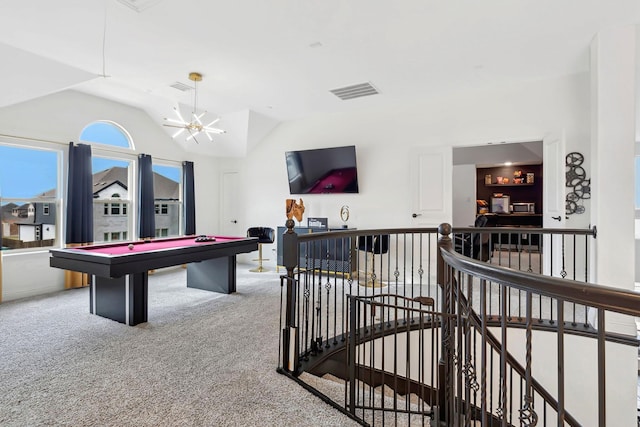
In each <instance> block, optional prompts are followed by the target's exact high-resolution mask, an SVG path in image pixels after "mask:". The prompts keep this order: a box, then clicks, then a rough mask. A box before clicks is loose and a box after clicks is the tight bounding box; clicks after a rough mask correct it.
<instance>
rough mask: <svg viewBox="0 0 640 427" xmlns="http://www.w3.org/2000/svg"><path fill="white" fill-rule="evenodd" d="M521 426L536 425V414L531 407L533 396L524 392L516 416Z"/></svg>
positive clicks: (531, 426) (532, 426)
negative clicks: (518, 414) (518, 413)
mask: <svg viewBox="0 0 640 427" xmlns="http://www.w3.org/2000/svg"><path fill="white" fill-rule="evenodd" d="M518 419H519V420H520V424H521V425H522V426H523V427H534V426H536V425H538V414H537V413H536V411H535V410H534V409H533V396H531V395H530V394H525V395H524V398H523V405H522V408H520V416H519V417H518Z"/></svg>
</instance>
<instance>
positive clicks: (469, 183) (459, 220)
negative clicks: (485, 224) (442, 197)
mask: <svg viewBox="0 0 640 427" xmlns="http://www.w3.org/2000/svg"><path fill="white" fill-rule="evenodd" d="M452 196H453V221H452V224H451V225H453V226H454V227H471V226H473V224H474V223H475V220H476V213H477V211H478V209H477V207H476V166H475V165H455V166H454V167H453V194H452Z"/></svg>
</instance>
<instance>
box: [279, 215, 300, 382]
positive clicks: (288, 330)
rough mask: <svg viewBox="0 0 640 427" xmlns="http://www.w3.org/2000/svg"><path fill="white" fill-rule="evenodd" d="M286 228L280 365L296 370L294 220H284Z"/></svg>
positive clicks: (283, 255) (284, 236)
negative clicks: (284, 304) (283, 309)
mask: <svg viewBox="0 0 640 427" xmlns="http://www.w3.org/2000/svg"><path fill="white" fill-rule="evenodd" d="M285 226H286V227H287V230H286V231H285V232H284V234H283V235H282V263H283V265H284V267H285V269H286V270H287V277H286V283H287V301H286V307H285V324H284V329H283V330H282V338H283V339H282V355H283V356H282V357H283V358H282V366H283V368H284V369H286V370H287V371H289V372H292V373H294V374H295V373H296V372H297V371H298V362H299V360H298V348H299V340H298V328H297V326H296V320H295V319H296V285H295V283H296V280H295V277H294V275H293V271H294V270H295V268H296V267H297V266H298V260H299V256H298V235H297V234H296V233H295V231H294V230H293V228H294V226H295V221H294V220H292V219H288V220H287V222H285Z"/></svg>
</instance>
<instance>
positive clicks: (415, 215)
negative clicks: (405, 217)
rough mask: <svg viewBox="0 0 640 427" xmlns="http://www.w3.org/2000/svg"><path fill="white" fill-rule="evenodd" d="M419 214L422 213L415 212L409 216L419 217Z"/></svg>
mask: <svg viewBox="0 0 640 427" xmlns="http://www.w3.org/2000/svg"><path fill="white" fill-rule="evenodd" d="M420 215H422V214H417V213H414V214H411V216H412V217H413V218H417V217H419V216H420Z"/></svg>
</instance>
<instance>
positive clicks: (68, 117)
mask: <svg viewBox="0 0 640 427" xmlns="http://www.w3.org/2000/svg"><path fill="white" fill-rule="evenodd" d="M96 120H111V121H114V122H116V123H118V124H120V125H121V126H123V127H124V128H125V129H126V130H127V131H128V132H129V134H130V135H131V137H132V139H133V143H134V146H135V153H134V154H136V155H137V154H138V153H147V154H150V155H151V156H152V157H154V158H159V159H168V160H174V161H183V160H190V161H193V162H194V170H195V192H196V199H197V202H196V223H197V231H198V232H202V233H205V232H208V233H211V232H214V231H215V230H216V229H217V226H218V197H219V191H218V174H217V168H218V164H219V160H218V159H215V158H211V157H206V156H202V155H197V157H196V156H195V155H192V154H190V153H187V152H186V151H184V150H182V148H181V147H180V145H179V144H177V143H176V142H174V141H173V140H172V139H171V138H170V136H169V135H167V134H166V133H165V132H164V131H163V129H162V127H161V124H160V123H159V121H160V118H158V120H154V119H152V118H150V117H149V116H148V115H147V114H146V113H145V112H143V111H142V110H139V109H137V108H133V107H130V106H126V105H123V104H120V103H116V102H112V101H108V100H105V99H102V98H97V97H94V96H91V95H86V94H83V93H80V92H76V91H71V90H69V91H65V92H61V93H57V94H53V95H49V96H46V97H42V98H38V99H35V100H32V101H28V102H24V103H21V104H16V105H13V106H10V107H5V108H1V109H0V135H10V136H16V137H22V138H27V139H39V140H46V141H56V142H59V143H60V144H49V145H50V146H51V147H54V148H60V149H63V150H64V154H63V159H64V163H65V165H66V151H67V150H66V144H68V142H69V141H74V142H78V141H79V135H80V132H81V131H82V129H83V128H84V127H85V126H86V125H87V124H89V123H91V122H93V121H96ZM0 139H2V140H3V141H7V142H19V141H20V140H19V139H12V138H5V137H3V136H0ZM65 168H66V166H65ZM64 187H66V184H63V185H62V188H63V192H65V191H66V190H64ZM60 212H62V209H60ZM57 229H58V230H60V233H59V237H61V236H63V235H64V224H57ZM61 241H62V240H61ZM62 273H63V272H62V270H59V269H54V268H50V267H49V255H48V252H47V251H44V252H33V251H26V252H25V251H15V252H13V253H11V254H9V255H7V254H4V255H3V270H2V279H3V280H2V297H3V300H4V301H8V300H12V299H17V298H22V297H26V296H31V295H37V294H42V293H45V292H51V291H56V290H60V289H63V287H64V283H63V280H64V279H63V274H62ZM43 277H46V278H47V280H42V278H43Z"/></svg>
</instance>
